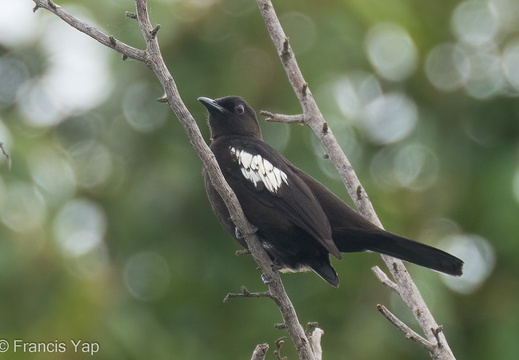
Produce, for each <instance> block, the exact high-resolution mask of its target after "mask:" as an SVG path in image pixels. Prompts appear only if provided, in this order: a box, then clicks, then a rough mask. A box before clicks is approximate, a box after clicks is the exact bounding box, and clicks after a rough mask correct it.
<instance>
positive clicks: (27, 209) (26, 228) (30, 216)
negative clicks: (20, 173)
mask: <svg viewBox="0 0 519 360" xmlns="http://www.w3.org/2000/svg"><path fill="white" fill-rule="evenodd" d="M0 200H1V201H2V203H1V204H0V219H1V221H2V222H3V223H4V224H5V225H6V226H7V227H8V228H10V229H12V230H15V231H18V232H21V233H28V232H31V231H34V230H38V229H40V228H41V226H42V225H43V221H44V220H45V216H46V214H47V207H46V204H45V200H44V198H43V196H42V195H41V193H40V192H39V191H38V190H36V188H35V187H34V186H33V185H30V184H27V183H23V182H16V183H13V184H9V185H7V186H6V191H5V194H3V196H2V197H1V198H0Z"/></svg>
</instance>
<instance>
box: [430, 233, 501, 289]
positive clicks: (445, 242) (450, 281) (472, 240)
mask: <svg viewBox="0 0 519 360" xmlns="http://www.w3.org/2000/svg"><path fill="white" fill-rule="evenodd" d="M439 246H440V247H441V248H442V249H444V250H445V251H447V252H449V253H451V254H453V255H455V256H457V257H459V258H460V259H462V260H463V261H464V262H465V265H464V267H463V275H462V276H461V277H453V276H448V275H444V276H442V279H443V281H444V282H445V284H446V285H447V286H448V287H450V288H451V289H452V290H454V291H457V292H460V293H463V294H469V293H471V292H474V291H476V290H477V289H478V288H479V287H480V286H481V285H482V284H483V283H484V281H485V280H486V279H487V278H488V276H489V275H490V274H491V273H492V270H493V269H494V265H495V261H496V259H495V253H494V249H493V247H492V245H491V244H490V243H489V242H488V241H487V240H486V239H484V238H482V237H481V236H479V235H471V234H460V235H450V236H447V237H446V238H444V239H442V241H441V242H440V245H439Z"/></svg>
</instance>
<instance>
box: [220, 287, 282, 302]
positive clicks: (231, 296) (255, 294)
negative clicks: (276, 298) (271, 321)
mask: <svg viewBox="0 0 519 360" xmlns="http://www.w3.org/2000/svg"><path fill="white" fill-rule="evenodd" d="M238 297H266V298H272V294H271V293H270V292H269V291H263V292H250V291H249V290H248V289H247V288H246V287H245V286H242V287H241V293H229V294H227V295H226V296H225V298H224V299H223V302H224V303H225V302H229V301H231V300H232V299H234V298H238Z"/></svg>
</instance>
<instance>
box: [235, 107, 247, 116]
mask: <svg viewBox="0 0 519 360" xmlns="http://www.w3.org/2000/svg"><path fill="white" fill-rule="evenodd" d="M234 111H236V114H239V115H241V114H243V113H244V112H245V107H244V106H243V104H238V105H236V106H235V107H234Z"/></svg>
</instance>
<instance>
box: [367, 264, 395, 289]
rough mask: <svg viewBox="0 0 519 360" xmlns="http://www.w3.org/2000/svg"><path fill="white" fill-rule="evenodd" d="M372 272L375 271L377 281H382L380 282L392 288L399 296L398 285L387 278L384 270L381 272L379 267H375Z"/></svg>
mask: <svg viewBox="0 0 519 360" xmlns="http://www.w3.org/2000/svg"><path fill="white" fill-rule="evenodd" d="M371 271H373V273H374V274H375V276H376V277H377V279H378V280H380V282H381V283H382V284H384V285H386V286H387V287H388V288H390V289H391V290H393V291H394V292H396V293H397V294H398V293H399V292H398V285H397V284H395V283H394V281H391V279H390V278H388V277H387V275H386V273H385V272H383V271H382V270H380V268H379V267H378V266H373V267H372V268H371Z"/></svg>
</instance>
